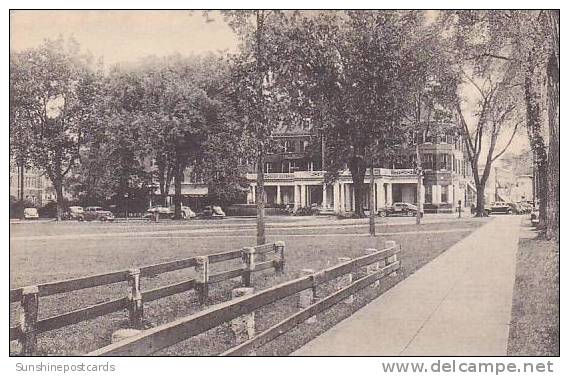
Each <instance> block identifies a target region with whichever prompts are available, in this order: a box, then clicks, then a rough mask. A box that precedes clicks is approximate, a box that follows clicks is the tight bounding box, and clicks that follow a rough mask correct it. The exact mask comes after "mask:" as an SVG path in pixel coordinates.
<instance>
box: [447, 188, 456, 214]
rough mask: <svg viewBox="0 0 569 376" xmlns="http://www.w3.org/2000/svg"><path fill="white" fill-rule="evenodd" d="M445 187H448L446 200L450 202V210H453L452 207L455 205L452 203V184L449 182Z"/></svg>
mask: <svg viewBox="0 0 569 376" xmlns="http://www.w3.org/2000/svg"><path fill="white" fill-rule="evenodd" d="M447 189H448V194H447V196H448V198H447V201H448V202H449V203H451V204H452V210H454V207H455V206H456V205H455V203H454V186H453V185H452V184H449V186H448V188H447Z"/></svg>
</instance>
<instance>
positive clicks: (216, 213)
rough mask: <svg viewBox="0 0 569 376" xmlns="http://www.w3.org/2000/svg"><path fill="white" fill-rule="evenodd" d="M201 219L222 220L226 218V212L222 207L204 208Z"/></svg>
mask: <svg viewBox="0 0 569 376" xmlns="http://www.w3.org/2000/svg"><path fill="white" fill-rule="evenodd" d="M199 217H200V218H204V219H222V218H225V212H224V211H223V210H222V209H221V207H220V206H216V205H213V206H209V205H208V206H206V207H204V209H203V210H202V211H201V213H200V215H199Z"/></svg>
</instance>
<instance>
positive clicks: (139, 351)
mask: <svg viewBox="0 0 569 376" xmlns="http://www.w3.org/2000/svg"><path fill="white" fill-rule="evenodd" d="M386 246H387V248H385V249H382V250H379V251H378V250H375V249H371V250H366V253H367V254H366V255H365V256H362V257H359V258H356V259H349V260H348V261H345V262H342V263H340V264H339V265H336V266H334V267H331V268H328V269H324V270H322V271H320V272H317V273H312V274H309V275H305V276H303V277H300V278H297V279H294V280H291V281H288V282H285V283H282V284H279V285H277V286H274V287H271V288H268V289H265V290H262V291H259V292H257V293H254V294H252V295H246V296H242V297H239V298H236V299H233V300H231V301H228V302H224V303H221V304H217V305H215V306H211V307H209V308H207V309H205V310H202V311H200V312H198V313H195V314H193V315H190V316H187V317H184V318H181V319H178V320H175V321H173V322H170V323H167V324H163V325H160V326H157V327H155V328H151V329H148V330H145V331H143V332H141V333H140V334H137V335H135V336H133V337H130V338H126V339H124V340H122V341H120V342H116V343H112V344H110V345H108V346H105V347H103V348H101V349H98V350H96V351H93V352H91V353H89V354H86V355H88V356H118V355H121V356H122V355H129V356H132V355H136V356H145V355H150V354H153V353H155V352H157V351H160V350H162V349H165V348H167V347H169V346H172V345H174V344H176V343H179V342H181V341H184V340H186V339H188V338H190V337H192V336H195V335H198V334H200V333H203V332H205V331H207V330H209V329H211V328H214V327H216V326H218V325H220V324H223V323H225V322H227V321H230V320H234V319H238V318H239V317H242V316H243V315H248V314H251V312H254V311H255V310H257V309H259V308H261V307H263V306H266V305H268V304H271V303H274V302H276V301H278V300H280V299H283V298H286V297H288V296H291V295H293V294H296V293H300V292H303V291H306V290H312V291H313V292H315V291H316V289H317V287H318V286H319V285H321V284H323V283H326V282H329V281H332V280H335V279H340V278H344V277H345V276H349V279H348V281H349V282H348V284H342V285H341V286H342V287H341V288H340V289H339V290H337V291H336V292H335V293H333V294H331V295H329V296H327V297H326V298H324V299H321V300H318V301H315V302H313V304H311V305H309V306H308V307H306V308H304V309H302V310H301V311H299V312H297V313H296V314H294V315H292V316H290V317H288V318H287V319H285V320H283V321H281V322H280V323H278V324H276V325H274V326H272V327H270V328H269V329H267V330H265V331H263V332H262V333H259V334H258V335H255V336H253V337H252V338H250V339H249V340H247V341H245V342H243V343H241V344H239V345H238V346H236V347H234V348H232V349H230V350H228V351H226V352H224V353H223V354H221V355H243V354H249V353H251V352H254V351H255V349H256V348H258V347H259V346H261V345H263V344H265V343H267V342H270V341H271V340H273V339H275V338H276V337H278V336H280V335H282V334H284V333H285V332H286V331H288V330H290V329H292V328H294V327H295V326H297V325H298V324H300V323H302V322H303V321H306V320H308V319H309V318H311V317H313V316H314V315H316V314H317V313H319V312H322V311H323V310H325V309H327V308H329V307H331V306H333V305H335V304H337V303H339V302H341V301H343V300H346V299H351V296H352V294H354V293H355V292H357V291H359V290H360V289H362V288H364V287H366V286H369V285H371V284H374V283H377V282H378V281H379V280H381V279H382V278H384V277H385V276H388V275H392V274H395V273H396V272H397V270H398V269H399V266H400V262H399V261H398V260H397V253H398V252H399V251H400V249H401V247H400V246H399V245H396V244H395V243H394V242H386ZM361 268H365V271H366V275H365V277H363V278H360V279H357V280H356V281H355V282H352V279H351V278H352V275H353V272H355V271H357V270H358V269H361ZM314 296H316V294H314Z"/></svg>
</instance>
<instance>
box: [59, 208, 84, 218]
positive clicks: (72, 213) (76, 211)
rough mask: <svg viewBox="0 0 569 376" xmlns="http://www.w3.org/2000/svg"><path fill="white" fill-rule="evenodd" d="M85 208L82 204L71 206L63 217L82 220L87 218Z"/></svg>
mask: <svg viewBox="0 0 569 376" xmlns="http://www.w3.org/2000/svg"><path fill="white" fill-rule="evenodd" d="M84 216H85V209H83V207H82V206H70V207H68V208H67V210H65V211H64V212H63V217H62V219H66V220H77V221H82V220H84V219H85V217H84Z"/></svg>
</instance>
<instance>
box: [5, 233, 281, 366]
mask: <svg viewBox="0 0 569 376" xmlns="http://www.w3.org/2000/svg"><path fill="white" fill-rule="evenodd" d="M270 252H273V253H274V257H273V258H272V259H270V260H268V261H263V262H259V263H255V255H262V257H263V258H266V254H267V253H270ZM284 253H285V244H284V242H275V243H271V244H264V245H260V246H256V247H245V248H243V249H240V250H236V251H229V252H222V253H216V254H211V255H207V256H197V257H190V258H186V259H182V260H175V261H169V262H165V263H160V264H154V265H147V266H143V267H141V268H138V269H130V270H121V271H116V272H110V273H105V274H98V275H93V276H89V277H83V278H75V279H69V280H64V281H56V282H50V283H45V284H41V285H36V286H27V287H21V288H16V289H12V290H10V303H16V302H20V307H19V308H20V312H19V317H18V326H15V327H10V332H9V333H10V334H9V335H10V337H9V338H10V341H13V340H18V341H20V343H21V345H22V346H21V351H20V353H21V355H33V354H35V352H36V348H37V338H36V337H37V335H38V334H40V333H44V332H47V331H50V330H55V329H59V328H62V327H65V326H68V325H72V324H76V323H79V322H82V321H86V320H90V319H93V318H96V317H99V316H103V315H106V314H109V313H112V312H116V311H120V310H123V309H128V311H129V321H130V324H131V326H133V327H141V326H142V319H143V303H144V302H150V301H153V300H157V299H160V298H164V297H167V296H170V295H175V294H178V293H181V292H184V291H188V290H192V289H194V290H196V291H197V292H198V293H199V300H200V304H206V302H207V297H208V291H209V286H210V285H212V284H215V283H219V282H222V281H226V280H229V279H233V278H237V277H241V278H242V280H243V284H244V285H245V286H249V285H250V284H251V274H252V273H254V272H258V271H262V270H266V269H271V268H274V270H275V271H276V272H279V273H280V272H282V271H283V270H284V263H285V260H284ZM235 259H241V260H242V266H241V267H239V268H235V269H230V270H227V271H223V272H220V273H217V274H211V275H210V273H209V265H210V264H215V263H221V262H224V261H229V260H235ZM191 267H194V268H195V272H196V273H197V276H196V278H191V279H187V280H185V281H182V282H178V283H175V284H171V285H168V286H163V287H158V288H155V289H152V290H147V291H141V289H140V278H141V277H150V276H156V275H158V274H162V273H167V272H172V271H176V270H181V269H186V268H191ZM125 281H128V284H129V288H128V291H127V292H128V294H127V296H126V297H123V298H119V299H114V300H110V301H107V302H104V303H99V304H94V305H91V306H89V307H86V308H81V309H77V310H74V311H71V312H67V313H64V314H60V315H56V316H52V317H48V318H45V319H41V320H39V321H38V307H39V298H40V297H43V296H49V295H54V294H61V293H66V292H71V291H77V290H82V289H87V288H91V287H97V286H103V285H109V284H113V283H118V282H125Z"/></svg>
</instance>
